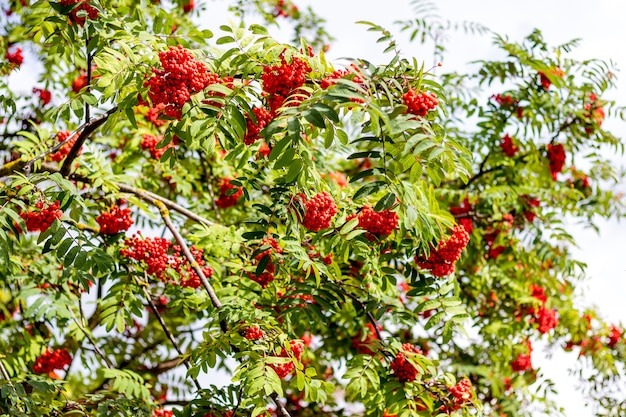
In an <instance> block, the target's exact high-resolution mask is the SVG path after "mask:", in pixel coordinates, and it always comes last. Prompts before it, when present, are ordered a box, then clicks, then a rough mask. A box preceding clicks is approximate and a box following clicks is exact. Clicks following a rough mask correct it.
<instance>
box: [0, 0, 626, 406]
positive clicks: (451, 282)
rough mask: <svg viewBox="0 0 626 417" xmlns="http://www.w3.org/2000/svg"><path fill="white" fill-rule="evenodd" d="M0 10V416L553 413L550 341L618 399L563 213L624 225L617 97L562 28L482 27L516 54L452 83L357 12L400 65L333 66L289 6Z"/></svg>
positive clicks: (604, 399) (130, 4)
mask: <svg viewBox="0 0 626 417" xmlns="http://www.w3.org/2000/svg"><path fill="white" fill-rule="evenodd" d="M415 3H416V5H417V8H416V13H418V14H419V11H420V7H421V6H420V4H419V3H420V2H415ZM5 7H6V9H7V13H6V16H3V17H2V18H1V19H2V22H3V27H4V30H3V32H2V38H1V39H2V42H1V43H0V48H1V51H2V56H3V57H4V60H3V61H2V63H1V64H0V73H1V74H2V76H1V77H0V90H1V91H2V95H1V96H0V101H1V103H2V117H3V119H2V123H3V125H2V141H1V144H2V148H1V152H2V156H3V158H4V163H3V165H2V167H0V176H1V178H2V181H0V185H1V189H0V202H1V206H0V223H1V224H2V228H0V298H1V299H2V304H1V305H0V336H1V337H0V371H1V372H0V375H1V377H2V378H1V379H0V412H1V413H2V415H3V416H4V415H7V416H131V415H132V416H138V417H139V416H152V417H157V416H171V415H175V416H185V417H209V416H210V417H216V416H220V417H221V416H229V417H235V416H253V417H255V416H258V415H267V416H271V415H276V416H281V417H288V416H294V417H295V416H319V415H326V416H349V415H350V416H358V415H364V416H377V417H379V416H387V417H390V416H394V415H397V416H400V417H404V416H434V415H457V416H461V415H463V416H469V415H488V416H511V417H513V416H530V415H533V413H534V412H536V410H537V409H542V410H545V411H546V412H549V413H552V412H556V411H557V409H558V406H557V405H555V404H554V403H553V401H552V398H551V392H552V391H553V390H554V388H555V387H554V386H553V384H552V383H551V381H549V380H548V379H546V378H545V377H544V376H543V375H542V374H541V372H539V371H538V370H537V369H536V368H535V367H533V364H532V357H533V353H532V351H533V342H536V341H537V340H542V341H544V342H547V343H548V344H549V345H551V346H553V347H554V348H555V349H557V348H558V349H561V348H562V349H565V350H575V351H576V352H578V354H579V357H580V358H581V361H580V363H581V370H580V372H579V374H580V376H581V378H583V379H584V380H585V379H586V381H584V382H586V384H585V385H584V387H585V392H586V393H587V394H588V395H589V396H591V397H593V398H594V399H596V400H598V401H597V404H598V410H599V411H598V412H599V413H607V414H606V415H609V414H610V415H620V413H623V412H624V410H625V405H624V402H623V401H624V399H623V398H621V397H620V393H619V390H617V391H615V390H614V391H607V389H610V388H614V387H615V386H616V384H617V385H618V384H620V383H623V381H621V380H620V378H619V377H620V375H621V374H623V372H624V360H625V355H626V347H625V346H626V345H625V344H624V342H623V339H622V326H621V324H618V323H614V324H610V322H605V321H603V320H602V318H601V317H600V316H599V315H598V314H597V313H596V312H595V311H593V310H590V309H580V308H579V307H578V305H579V303H578V302H577V300H576V298H575V296H574V290H575V288H576V287H577V285H578V283H579V282H580V280H581V279H583V278H584V276H585V271H584V265H583V264H582V263H581V262H579V261H577V260H576V259H574V258H573V257H572V256H571V254H570V253H569V250H568V248H569V246H568V245H569V244H570V243H571V242H572V237H571V236H570V235H569V234H568V232H567V230H565V229H564V228H563V219H564V218H565V217H571V218H576V219H580V220H583V221H586V222H588V223H589V224H593V220H594V218H595V216H605V217H617V216H622V215H623V213H624V206H623V204H622V201H621V196H619V195H616V194H614V193H613V191H612V190H613V186H614V185H615V184H616V183H617V182H618V181H620V180H621V179H622V177H621V174H619V173H618V171H617V169H616V167H614V166H612V165H611V164H610V163H609V162H608V160H607V158H606V157H605V156H604V154H603V153H602V150H603V149H608V150H610V151H611V152H622V151H623V145H622V143H621V141H620V140H619V139H618V138H616V137H615V136H613V135H612V134H611V133H610V132H608V131H606V130H605V129H603V128H602V122H603V121H604V119H605V117H607V116H620V117H621V116H622V113H623V109H622V108H621V107H619V106H618V105H617V104H616V103H614V102H612V101H610V100H606V99H604V98H603V96H604V94H605V93H606V91H607V90H608V89H610V88H612V87H613V86H614V75H613V71H614V70H613V69H612V68H611V67H610V66H608V65H607V64H606V63H604V62H601V61H595V60H589V61H577V60H574V59H572V58H570V57H569V55H568V53H569V52H570V50H571V48H573V47H574V46H575V42H572V43H568V44H565V45H560V46H557V47H550V46H549V45H548V44H547V43H546V42H545V41H544V40H543V38H542V37H541V34H540V33H539V32H537V31H535V32H533V33H531V34H530V35H529V36H528V37H527V38H526V39H524V40H523V41H522V42H520V43H517V42H512V41H509V40H508V39H507V38H505V37H502V36H494V45H495V47H497V48H500V49H502V50H504V51H505V52H507V54H508V56H507V58H506V59H505V60H503V61H481V62H480V66H479V68H478V70H477V71H476V72H473V73H470V74H456V73H452V74H447V73H439V72H438V70H437V71H436V70H435V68H428V66H427V65H425V64H423V62H422V61H423V60H424V59H423V58H420V57H415V58H414V57H409V56H406V55H405V54H403V53H402V50H401V48H400V46H399V44H398V43H397V42H396V41H395V40H394V36H393V34H392V33H391V32H390V31H389V30H387V29H385V28H382V27H380V26H377V25H376V24H374V23H368V22H362V24H363V26H362V28H363V30H369V31H372V32H375V33H378V34H379V39H378V43H377V44H379V45H381V49H383V50H384V52H385V53H386V56H387V57H388V60H387V62H383V63H381V64H377V63H372V62H369V61H367V60H364V59H359V58H358V57H355V58H354V59H352V60H347V61H345V62H341V63H335V62H329V61H328V60H327V59H326V57H325V54H324V49H326V48H327V45H328V42H329V41H330V40H331V38H330V36H329V35H328V34H327V33H326V32H325V30H324V29H323V25H322V23H323V22H322V19H321V18H320V17H319V16H318V15H316V14H315V13H314V12H313V11H312V10H301V9H299V8H298V7H297V4H295V3H292V2H291V1H289V0H285V1H283V0H278V1H275V0H257V1H253V2H233V8H232V10H233V12H235V16H238V17H239V18H240V21H241V23H240V24H239V23H235V24H232V25H225V26H221V27H219V28H212V29H211V30H209V29H202V30H201V29H198V27H197V26H195V25H194V23H193V21H192V19H191V16H195V15H196V14H198V13H201V12H202V10H203V9H202V4H199V3H198V4H197V3H195V2H194V1H193V0H191V1H182V2H167V3H165V2H163V3H162V2H160V1H151V2H150V1H136V0H120V1H116V2H111V1H108V0H79V1H66V0H62V1H61V2H59V3H55V2H48V1H37V2H34V3H32V4H29V3H28V2H27V1H20V2H11V3H9V4H7V5H6V6H5ZM250 14H253V15H254V16H261V17H262V18H263V19H264V21H265V22H266V24H264V25H261V24H253V25H250V26H248V25H247V24H246V21H247V19H248V17H249V16H250ZM418 17H419V16H418ZM275 23H278V24H280V25H283V24H284V25H288V26H290V27H291V28H292V29H293V32H294V37H295V38H294V41H293V42H291V43H279V42H277V41H276V40H274V39H273V38H272V36H271V35H270V31H269V30H268V27H270V28H271V27H273V24H275ZM400 23H401V26H400V29H402V30H405V31H406V30H410V31H412V38H417V39H420V38H421V39H435V40H437V39H439V38H437V37H436V36H435V35H434V33H436V32H437V33H439V32H440V31H441V29H442V28H445V25H443V23H442V22H439V21H435V22H433V21H431V20H428V19H420V18H418V19H416V20H412V21H407V22H404V23H402V22H400ZM470 29H471V28H470ZM480 31H481V32H486V30H484V29H482V28H481V29H480ZM214 32H215V33H214ZM435 49H436V51H437V53H438V54H442V53H444V52H445V48H444V47H443V45H442V44H440V43H436V44H435ZM35 61H36V62H37V63H38V65H41V66H42V68H43V71H42V72H41V73H40V74H39V75H38V78H37V82H36V85H35V86H34V87H33V89H32V94H31V93H30V92H31V90H29V91H28V92H27V93H24V92H23V91H20V88H19V86H17V87H18V88H16V86H13V85H11V84H10V83H9V82H8V77H9V76H10V75H11V74H12V73H14V72H17V71H23V70H25V67H26V66H29V65H34V63H35ZM218 370H221V371H225V372H226V373H227V374H229V375H230V380H229V381H226V383H225V384H216V383H214V382H216V381H214V378H215V377H214V375H215V372H216V371H218ZM583 370H584V372H583Z"/></svg>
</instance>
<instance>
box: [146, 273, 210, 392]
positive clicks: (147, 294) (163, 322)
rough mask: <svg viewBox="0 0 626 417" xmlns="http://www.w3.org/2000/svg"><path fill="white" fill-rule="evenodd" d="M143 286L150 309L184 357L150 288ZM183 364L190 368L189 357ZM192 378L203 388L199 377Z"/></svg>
mask: <svg viewBox="0 0 626 417" xmlns="http://www.w3.org/2000/svg"><path fill="white" fill-rule="evenodd" d="M140 285H141V283H140ZM142 288H143V293H144V295H145V296H146V300H147V301H148V305H149V306H150V310H152V312H153V313H154V315H155V316H156V318H157V321H158V322H159V324H160V325H161V328H162V329H163V332H164V333H165V335H166V336H167V338H168V339H169V340H170V342H172V346H174V349H176V352H178V354H179V355H180V356H181V358H182V357H183V356H184V353H183V351H182V349H181V348H180V345H179V344H178V342H177V341H176V339H175V338H174V335H173V334H172V332H171V331H170V329H169V327H168V326H167V324H166V323H165V321H164V320H163V317H162V316H161V313H159V310H158V309H157V308H156V306H155V305H154V302H153V301H152V297H150V294H149V293H148V290H147V289H146V287H145V286H142ZM183 364H184V365H185V367H186V368H187V369H189V368H190V367H191V366H190V365H189V358H184V359H183ZM191 380H192V381H193V384H194V385H195V386H196V388H197V389H198V390H201V389H202V387H201V386H200V383H199V382H198V379H197V378H195V377H191Z"/></svg>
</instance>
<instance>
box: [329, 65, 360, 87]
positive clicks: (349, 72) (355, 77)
mask: <svg viewBox="0 0 626 417" xmlns="http://www.w3.org/2000/svg"><path fill="white" fill-rule="evenodd" d="M340 78H347V79H351V80H352V81H353V82H355V83H357V84H361V83H363V82H364V81H365V79H364V78H363V75H362V74H361V72H360V71H359V69H358V67H357V66H356V65H354V64H352V65H350V68H349V69H348V68H343V69H338V70H335V71H334V72H333V73H332V74H330V75H328V76H327V77H325V78H324V79H322V81H321V82H320V87H322V88H323V89H324V90H326V89H327V88H328V87H330V86H331V85H335V84H337V80H338V79H340Z"/></svg>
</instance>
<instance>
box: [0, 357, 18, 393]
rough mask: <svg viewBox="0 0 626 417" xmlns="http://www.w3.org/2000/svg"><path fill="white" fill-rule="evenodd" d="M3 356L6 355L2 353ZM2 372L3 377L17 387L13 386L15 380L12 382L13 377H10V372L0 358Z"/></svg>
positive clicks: (0, 371)
mask: <svg viewBox="0 0 626 417" xmlns="http://www.w3.org/2000/svg"><path fill="white" fill-rule="evenodd" d="M2 357H4V355H2ZM0 373H2V377H3V378H4V379H5V380H6V381H7V382H8V384H9V386H10V387H11V388H13V389H15V387H14V386H13V382H11V378H9V373H8V372H7V369H6V368H5V367H4V363H3V362H2V358H0Z"/></svg>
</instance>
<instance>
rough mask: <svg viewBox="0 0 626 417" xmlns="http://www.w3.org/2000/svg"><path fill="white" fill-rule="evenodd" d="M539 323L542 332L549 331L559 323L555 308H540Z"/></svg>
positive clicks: (537, 317) (538, 313)
mask: <svg viewBox="0 0 626 417" xmlns="http://www.w3.org/2000/svg"><path fill="white" fill-rule="evenodd" d="M536 319H537V324H539V332H540V333H541V334H544V333H548V332H549V331H550V330H552V329H554V328H555V327H556V326H557V324H559V319H558V318H557V316H556V310H555V309H548V308H545V307H541V308H539V311H538V312H537V316H536Z"/></svg>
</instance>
